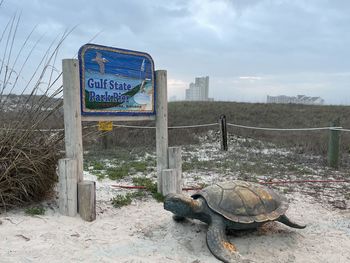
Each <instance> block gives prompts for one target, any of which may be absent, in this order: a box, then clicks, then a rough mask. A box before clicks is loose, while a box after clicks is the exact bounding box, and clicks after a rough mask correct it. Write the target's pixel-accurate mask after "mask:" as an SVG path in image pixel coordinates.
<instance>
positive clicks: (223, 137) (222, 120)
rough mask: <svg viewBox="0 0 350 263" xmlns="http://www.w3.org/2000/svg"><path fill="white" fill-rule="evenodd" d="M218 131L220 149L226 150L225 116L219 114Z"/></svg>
mask: <svg viewBox="0 0 350 263" xmlns="http://www.w3.org/2000/svg"><path fill="white" fill-rule="evenodd" d="M219 123H220V132H221V150H222V151H227V150H228V146H227V125H226V116H225V115H221V116H220V120H219Z"/></svg>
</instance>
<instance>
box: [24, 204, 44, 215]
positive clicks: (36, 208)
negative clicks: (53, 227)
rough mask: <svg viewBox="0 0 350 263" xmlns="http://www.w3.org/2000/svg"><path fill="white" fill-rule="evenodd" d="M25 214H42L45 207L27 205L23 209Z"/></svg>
mask: <svg viewBox="0 0 350 263" xmlns="http://www.w3.org/2000/svg"><path fill="white" fill-rule="evenodd" d="M24 212H25V213H26V214H27V215H31V216H35V215H44V214H45V208H44V207H42V206H33V207H28V208H27V209H26V210H25V211H24Z"/></svg>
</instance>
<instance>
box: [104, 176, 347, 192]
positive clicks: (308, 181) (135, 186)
mask: <svg viewBox="0 0 350 263" xmlns="http://www.w3.org/2000/svg"><path fill="white" fill-rule="evenodd" d="M308 183H311V184H320V183H321V184H332V183H335V184H338V183H350V180H345V179H342V180H294V181H292V180H291V181H287V180H285V181H263V182H258V184H262V185H274V184H275V185H281V184H284V185H289V184H308ZM111 187H113V188H122V189H130V190H132V189H141V190H142V189H146V186H142V185H117V184H113V185H111ZM201 189H203V187H200V186H184V187H182V190H183V191H196V190H201Z"/></svg>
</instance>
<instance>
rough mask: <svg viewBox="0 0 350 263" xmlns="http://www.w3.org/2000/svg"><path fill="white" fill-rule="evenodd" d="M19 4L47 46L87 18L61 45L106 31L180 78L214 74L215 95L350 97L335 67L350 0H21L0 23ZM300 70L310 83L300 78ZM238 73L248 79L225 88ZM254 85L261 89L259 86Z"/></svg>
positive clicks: (347, 63)
mask: <svg viewBox="0 0 350 263" xmlns="http://www.w3.org/2000/svg"><path fill="white" fill-rule="evenodd" d="M19 10H22V23H21V26H20V28H19V32H18V36H19V38H23V39H24V36H25V35H26V34H27V33H28V32H29V31H30V30H31V29H32V28H33V27H34V25H36V24H38V28H37V31H36V35H35V38H34V39H36V38H37V37H39V36H41V35H42V34H45V38H44V40H43V42H42V43H41V48H42V50H44V47H45V45H47V43H49V42H50V41H52V39H53V38H54V37H55V36H57V35H59V34H62V31H64V30H65V29H67V28H70V27H72V26H75V25H78V27H77V29H76V30H74V32H73V33H72V34H71V35H70V36H69V39H68V40H67V41H66V42H65V43H64V45H63V47H62V49H61V52H60V55H61V57H62V58H63V57H72V56H74V55H75V54H76V52H77V50H78V49H79V47H80V46H81V45H83V44H85V43H86V42H88V41H89V40H90V39H91V38H92V37H93V36H94V35H95V34H97V33H99V32H100V34H99V35H98V37H97V38H96V39H94V42H95V43H98V44H103V45H107V46H114V47H121V48H127V49H133V50H139V51H145V52H148V53H149V54H151V55H152V56H153V58H154V60H155V63H156V68H159V69H167V70H168V72H169V73H168V75H169V76H171V77H172V79H176V80H178V81H182V82H183V83H186V82H187V83H189V82H190V81H191V80H193V79H194V77H196V76H202V75H209V76H210V79H211V81H210V90H211V92H213V91H214V90H215V92H213V93H212V94H213V96H212V97H214V98H215V99H220V98H232V100H234V99H236V98H238V97H240V95H239V94H242V96H241V97H242V98H243V97H244V98H246V99H247V100H250V99H251V100H254V99H255V98H256V97H257V94H263V93H264V91H265V93H268V92H269V91H270V90H276V91H280V93H281V94H283V92H294V91H295V85H297V86H298V87H300V90H304V92H303V93H308V92H309V93H312V92H314V91H315V89H314V88H313V87H321V86H322V87H323V88H322V90H324V91H325V92H324V97H325V99H326V101H327V98H329V100H332V101H333V100H334V101H337V99H335V98H334V95H333V94H334V91H338V92H341V93H345V94H347V95H348V97H350V96H349V95H350V94H349V91H348V90H349V89H348V88H349V84H348V83H350V79H349V78H348V76H345V77H338V78H336V77H334V76H333V75H332V74H339V73H340V72H347V71H348V69H349V68H350V60H348V59H344V58H347V57H349V56H350V51H349V48H348V47H349V46H350V34H348V32H349V31H350V16H349V15H348V14H349V13H350V1H345V0H344V1H341V0H339V1H327V0H310V1H304V0H295V1H289V0H250V1H247V0H216V1H213V0H191V1H188V0H175V1H163V0H154V1H138V0H120V1H113V0H107V1H103V4H102V3H100V2H96V1H94V2H86V1H82V0H77V1H67V0H61V1H44V0H35V1H30V2H28V1H25V0H17V1H5V2H4V4H3V6H2V7H1V8H0V24H2V25H5V24H6V23H7V21H8V19H9V18H10V17H11V16H12V15H13V14H14V13H15V12H16V11H19ZM33 41H34V40H33ZM19 42H21V41H19ZM331 75H332V77H329V78H326V79H325V78H324V77H323V76H331ZM266 76H269V78H270V79H265V78H266ZM308 76H313V78H311V79H310V78H309V77H308ZM239 77H241V79H240V78H239ZM258 78H263V79H258ZM295 79H300V81H301V82H302V83H307V84H301V83H298V84H295ZM231 80H232V81H233V82H234V81H239V84H240V85H246V86H245V88H244V89H240V90H237V89H229V90H223V88H222V87H223V86H225V87H227V86H229V85H231V83H232V81H231ZM223 81H228V82H227V83H224V84H222V83H221V82H223ZM244 82H245V83H244ZM248 82H249V83H248ZM321 84H322V85H321ZM181 85H182V84H181ZM293 85H294V86H293ZM184 86H186V85H184ZM328 86H329V87H331V89H332V90H333V92H330V91H329V89H327V87H328ZM169 87H170V91H169V92H170V93H176V92H178V91H175V90H176V88H175V85H173V84H171V85H169ZM345 88H347V90H345ZM245 89H246V90H247V91H246V90H245ZM254 89H255V90H256V91H258V92H256V93H249V90H254ZM320 89H321V88H320ZM182 90H183V88H182ZM327 90H328V91H327ZM216 94H218V95H216ZM220 94H225V96H221V97H220ZM310 95H315V96H317V94H310ZM216 96H217V97H216ZM343 97H344V96H343ZM338 101H340V100H338Z"/></svg>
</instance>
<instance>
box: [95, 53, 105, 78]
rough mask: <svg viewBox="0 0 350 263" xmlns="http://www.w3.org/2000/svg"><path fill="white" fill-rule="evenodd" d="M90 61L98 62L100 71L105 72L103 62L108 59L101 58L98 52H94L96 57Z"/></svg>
mask: <svg viewBox="0 0 350 263" xmlns="http://www.w3.org/2000/svg"><path fill="white" fill-rule="evenodd" d="M92 61H94V62H96V63H97V64H98V66H99V67H100V73H101V74H105V63H106V62H108V60H107V59H105V58H103V57H102V54H101V53H100V52H96V57H95V58H93V59H92Z"/></svg>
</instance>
